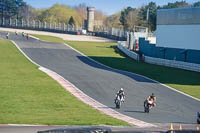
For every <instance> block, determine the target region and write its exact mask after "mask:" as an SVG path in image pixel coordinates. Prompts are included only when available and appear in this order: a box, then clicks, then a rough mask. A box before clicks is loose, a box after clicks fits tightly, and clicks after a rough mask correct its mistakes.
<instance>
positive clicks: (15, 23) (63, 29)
mask: <svg viewBox="0 0 200 133" xmlns="http://www.w3.org/2000/svg"><path fill="white" fill-rule="evenodd" d="M0 25H1V26H2V27H9V28H19V29H31V30H41V31H51V32H60V33H69V34H77V33H78V32H80V31H81V29H82V28H81V27H77V26H73V25H69V24H65V23H56V22H54V23H50V22H41V21H39V20H23V19H12V18H10V19H5V18H2V19H1V21H0Z"/></svg>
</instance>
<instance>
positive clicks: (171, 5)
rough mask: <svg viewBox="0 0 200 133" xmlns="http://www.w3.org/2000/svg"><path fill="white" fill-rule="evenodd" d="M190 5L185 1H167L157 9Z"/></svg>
mask: <svg viewBox="0 0 200 133" xmlns="http://www.w3.org/2000/svg"><path fill="white" fill-rule="evenodd" d="M188 6H190V5H189V4H188V3H187V2H186V1H176V2H175V3H168V4H167V5H164V6H162V7H158V8H159V9H169V8H183V7H188Z"/></svg>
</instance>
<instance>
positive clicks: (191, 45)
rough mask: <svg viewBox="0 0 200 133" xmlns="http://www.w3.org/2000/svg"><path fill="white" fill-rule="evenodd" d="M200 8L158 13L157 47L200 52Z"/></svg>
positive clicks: (160, 11)
mask: <svg viewBox="0 0 200 133" xmlns="http://www.w3.org/2000/svg"><path fill="white" fill-rule="evenodd" d="M199 14H200V7H196V8H180V9H162V10H158V12H157V30H156V38H157V40H156V45H157V46H160V47H170V48H182V49H193V50H200V38H199V35H200V15H199Z"/></svg>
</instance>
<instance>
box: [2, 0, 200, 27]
mask: <svg viewBox="0 0 200 133" xmlns="http://www.w3.org/2000/svg"><path fill="white" fill-rule="evenodd" d="M196 6H200V1H199V2H195V3H193V4H189V3H187V2H186V1H183V0H182V1H176V2H174V3H168V4H166V5H163V6H158V5H156V3H155V2H150V3H149V4H148V5H145V6H142V7H140V8H132V7H127V8H125V9H123V10H121V12H118V13H116V14H113V15H111V16H107V15H105V13H103V12H102V11H101V10H95V20H100V21H102V22H103V25H104V26H107V27H114V28H123V29H126V30H133V29H134V26H144V27H149V29H150V30H151V31H154V30H156V15H157V10H158V9H169V8H183V7H196ZM86 9H87V6H86V5H85V4H79V5H77V6H74V7H70V6H67V5H61V4H55V5H53V6H52V7H50V8H42V9H36V8H33V7H31V6H30V5H28V4H27V3H25V2H24V1H23V0H0V17H1V20H2V18H6V19H9V18H17V19H22V18H23V19H24V20H39V21H45V22H51V23H54V22H56V23H66V24H70V25H77V26H84V20H85V19H86V18H87V11H86Z"/></svg>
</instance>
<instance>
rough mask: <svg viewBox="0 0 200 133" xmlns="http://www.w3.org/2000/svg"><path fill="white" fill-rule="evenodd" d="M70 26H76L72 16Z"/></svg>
mask: <svg viewBox="0 0 200 133" xmlns="http://www.w3.org/2000/svg"><path fill="white" fill-rule="evenodd" d="M68 24H69V25H72V26H73V25H75V21H74V19H73V17H72V16H71V17H70V19H69V22H68Z"/></svg>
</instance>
